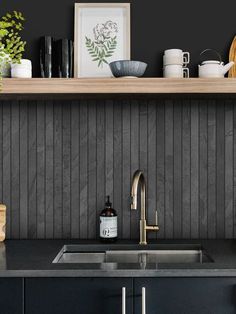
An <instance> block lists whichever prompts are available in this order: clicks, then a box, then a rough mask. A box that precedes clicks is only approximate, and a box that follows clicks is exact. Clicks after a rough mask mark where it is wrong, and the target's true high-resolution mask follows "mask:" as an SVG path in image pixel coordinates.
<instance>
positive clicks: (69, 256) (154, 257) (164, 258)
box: [53, 245, 212, 265]
mask: <svg viewBox="0 0 236 314" xmlns="http://www.w3.org/2000/svg"><path fill="white" fill-rule="evenodd" d="M211 261H212V260H211V259H210V258H209V257H208V256H207V255H206V253H205V252H204V251H203V250H202V249H201V248H200V247H198V246H193V247H187V248H185V247H177V248H173V247H170V248H168V246H166V247H165V248H162V247H160V248H158V249H155V247H154V249H148V248H147V249H137V248H136V247H135V249H134V248H133V247H130V248H126V249H110V248H109V249H105V250H104V251H102V250H100V248H98V249H97V250H93V251H90V250H85V251H84V250H83V249H81V246H80V247H79V246H76V245H74V246H73V245H69V246H64V247H63V248H62V250H61V251H60V252H59V253H58V255H57V256H56V257H55V259H54V260H53V263H76V264H104V263H105V264H108V263H113V264H114V263H116V264H145V265H146V264H160V263H168V264H169V263H177V264H179V263H181V264H182V263H184V264H186V263H205V262H211Z"/></svg>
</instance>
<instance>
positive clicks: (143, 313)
mask: <svg viewBox="0 0 236 314" xmlns="http://www.w3.org/2000/svg"><path fill="white" fill-rule="evenodd" d="M142 314H146V288H145V287H142Z"/></svg>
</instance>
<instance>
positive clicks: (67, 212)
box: [62, 103, 71, 238]
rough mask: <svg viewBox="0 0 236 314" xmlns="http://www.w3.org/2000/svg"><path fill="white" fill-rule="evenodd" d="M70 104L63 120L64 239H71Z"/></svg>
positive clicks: (64, 110) (66, 105) (64, 107)
mask: <svg viewBox="0 0 236 314" xmlns="http://www.w3.org/2000/svg"><path fill="white" fill-rule="evenodd" d="M70 111H71V106H70V103H66V104H64V106H63V110H62V113H63V120H62V147H63V148H62V155H63V165H62V168H63V174H62V182H63V187H62V191H63V192H62V196H63V200H62V212H63V217H62V237H63V238H70V236H71V225H70V222H71V202H70V189H71V186H70V183H71V181H70V176H71V165H70V162H71V129H70V118H71V117H70Z"/></svg>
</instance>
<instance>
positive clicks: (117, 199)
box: [97, 101, 132, 234]
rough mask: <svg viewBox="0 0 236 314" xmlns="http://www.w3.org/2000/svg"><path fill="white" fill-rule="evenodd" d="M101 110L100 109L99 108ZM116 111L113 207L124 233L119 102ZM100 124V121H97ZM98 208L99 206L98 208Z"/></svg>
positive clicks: (119, 229)
mask: <svg viewBox="0 0 236 314" xmlns="http://www.w3.org/2000/svg"><path fill="white" fill-rule="evenodd" d="M97 110H99V108H97ZM113 110H114V125H113V126H114V130H113V132H114V133H113V136H114V141H113V145H114V152H113V153H114V162H113V166H114V171H113V174H114V178H113V180H114V198H113V206H114V208H115V209H116V210H117V212H118V231H119V234H121V233H122V205H123V204H122V202H121V200H122V106H121V105H120V102H119V101H115V102H114V105H113ZM97 123H99V121H97ZM97 188H98V186H97ZM97 207H98V206H97ZM100 210H101V209H100ZM98 215H99V208H97V216H98ZM131 217H132V216H131Z"/></svg>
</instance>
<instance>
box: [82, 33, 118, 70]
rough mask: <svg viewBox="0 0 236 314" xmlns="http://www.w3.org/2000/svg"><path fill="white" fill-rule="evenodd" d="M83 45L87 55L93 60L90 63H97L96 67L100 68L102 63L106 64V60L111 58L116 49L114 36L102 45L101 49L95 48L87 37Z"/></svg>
mask: <svg viewBox="0 0 236 314" xmlns="http://www.w3.org/2000/svg"><path fill="white" fill-rule="evenodd" d="M85 44H86V47H87V49H88V52H89V54H90V55H91V57H92V58H93V59H92V61H98V67H100V66H101V65H102V64H103V63H106V64H108V62H107V60H106V59H107V58H109V57H112V55H113V53H114V52H115V50H116V47H117V41H116V36H115V37H114V38H111V39H110V40H108V41H107V42H106V43H104V44H103V48H102V49H101V48H100V49H99V48H98V47H97V46H95V43H94V42H93V41H92V40H91V39H89V38H87V37H86V43H85Z"/></svg>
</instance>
